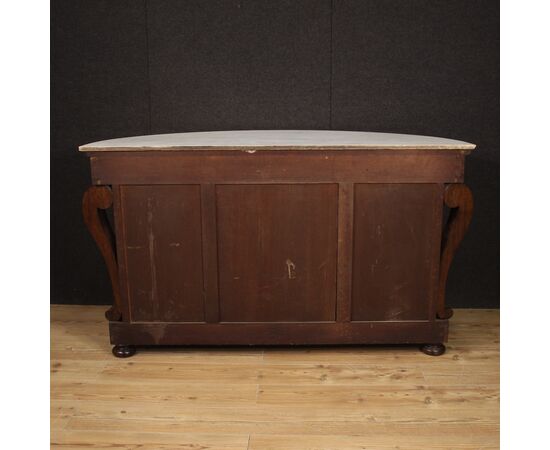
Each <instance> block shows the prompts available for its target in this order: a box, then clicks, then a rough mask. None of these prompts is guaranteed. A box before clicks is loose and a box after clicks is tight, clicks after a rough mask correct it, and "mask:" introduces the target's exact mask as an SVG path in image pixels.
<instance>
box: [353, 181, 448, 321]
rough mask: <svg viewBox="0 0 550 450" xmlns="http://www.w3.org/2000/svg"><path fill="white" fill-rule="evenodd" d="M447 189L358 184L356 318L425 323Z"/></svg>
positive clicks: (427, 185) (422, 186) (432, 185)
mask: <svg viewBox="0 0 550 450" xmlns="http://www.w3.org/2000/svg"><path fill="white" fill-rule="evenodd" d="M442 189H443V186H442V185H440V184H357V185H356V186H355V206H354V207H355V210H354V248H353V252H354V255H353V294H352V320H427V319H428V318H429V312H430V305H431V302H432V300H433V298H434V295H435V283H436V276H437V270H438V257H439V246H440V242H441V229H440V227H441V214H442V207H443V200H442Z"/></svg>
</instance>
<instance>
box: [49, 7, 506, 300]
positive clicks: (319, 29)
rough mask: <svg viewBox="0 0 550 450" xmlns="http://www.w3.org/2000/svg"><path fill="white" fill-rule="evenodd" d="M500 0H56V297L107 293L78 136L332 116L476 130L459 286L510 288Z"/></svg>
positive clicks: (294, 125) (424, 128) (362, 125)
mask: <svg viewBox="0 0 550 450" xmlns="http://www.w3.org/2000/svg"><path fill="white" fill-rule="evenodd" d="M498 77H499V2H498V1H496V0H399V1H397V0H393V1H392V0H362V1H361V0H332V1H331V0H305V1H296V0H294V1H292V0H283V1H281V0H279V1H275V0H241V1H237V0H218V1H215V0H186V1H181V0H149V1H145V0H117V1H112V0H109V1H96V0H94V1H91V0H53V2H52V147H51V150H52V151H51V158H52V169H51V180H52V191H51V192H52V228H51V229H52V246H51V255H52V284H51V289H52V296H51V300H52V302H53V303H75V304H104V303H110V301H111V294H110V292H109V281H108V278H107V273H106V270H105V268H104V265H103V262H102V260H101V257H100V255H99V252H98V251H97V249H96V248H95V245H94V243H93V242H92V240H91V238H90V237H89V236H88V234H87V231H86V229H85V227H84V225H83V223H82V220H81V214H80V200H81V195H82V192H83V191H84V190H85V188H86V187H87V186H88V184H89V172H88V165H87V161H86V158H85V157H83V156H82V155H79V154H78V153H77V147H78V145H80V144H84V143H87V142H91V141H96V140H100V139H108V138H115V137H122V136H131V135H140V134H150V133H168V132H184V131H206V130H229V129H337V130H364V131H383V132H397V133H413V134H427V135H434V136H444V137H449V138H455V139H461V140H466V141H470V142H474V143H476V144H477V145H478V149H477V150H476V151H475V152H474V153H473V154H472V155H471V156H470V157H469V158H468V161H467V169H466V182H467V183H468V184H469V185H470V187H471V188H472V190H473V192H474V196H475V202H476V208H475V215H474V219H473V222H472V225H471V229H470V232H469V233H468V235H467V237H466V239H465V241H464V243H463V246H462V247H461V249H460V250H459V252H458V254H457V256H456V259H455V263H454V265H453V267H452V270H451V273H450V276H449V283H448V302H449V303H450V304H451V306H455V307H495V306H498V303H499V78H498Z"/></svg>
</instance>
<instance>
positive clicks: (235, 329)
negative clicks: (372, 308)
mask: <svg viewBox="0 0 550 450" xmlns="http://www.w3.org/2000/svg"><path fill="white" fill-rule="evenodd" d="M448 327H449V322H448V321H447V320H435V321H387V322H382V321H381V322H300V323H288V322H286V323H285V322H280V323H276V322H270V323H257V322H254V323H243V322H240V323H229V322H222V323H203V322H196V323H190V322H186V323H178V322H122V321H116V322H115V321H113V322H109V331H110V336H111V343H112V344H114V345H118V344H119V343H124V345H122V347H126V346H149V345H214V346H217V345H346V344H364V345H368V344H382V345H383V344H389V345H393V344H396V345H400V344H417V345H419V344H425V343H426V342H445V341H446V340H447V332H448ZM117 356H118V355H117ZM128 356H131V355H128Z"/></svg>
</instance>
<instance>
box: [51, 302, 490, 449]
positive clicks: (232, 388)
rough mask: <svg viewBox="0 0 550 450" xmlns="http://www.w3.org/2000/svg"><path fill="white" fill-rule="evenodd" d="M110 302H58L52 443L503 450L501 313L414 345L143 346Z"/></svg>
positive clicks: (462, 321)
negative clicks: (433, 347)
mask: <svg viewBox="0 0 550 450" xmlns="http://www.w3.org/2000/svg"><path fill="white" fill-rule="evenodd" d="M106 309H107V307H104V306H100V307H98V306H52V308H51V321H52V322H51V323H52V325H51V339H52V342H51V388H52V392H51V418H52V420H51V434H52V438H51V439H52V448H53V449H57V448H58V449H72V448H74V449H82V448H92V449H100V448H109V449H114V448H116V449H125V448H128V449H130V448H140V449H160V450H165V449H197V448H201V449H218V448H219V449H239V450H241V449H242V450H244V449H247V450H259V449H261V450H269V449H274V450H275V449H277V450H285V449H288V450H329V449H335V450H336V449H338V450H346V449H395V448H402V449H405V448H406V449H480V450H481V449H484V450H487V449H496V448H498V439H499V362H500V361H499V358H500V356H499V312H498V311H497V310H457V311H455V316H454V317H453V318H452V319H451V327H450V334H449V343H448V346H447V353H446V354H445V355H443V356H441V357H437V358H434V357H428V356H426V355H423V354H422V353H420V352H419V351H418V349H416V348H415V347H361V346H358V347H308V348H280V347H278V348H277V347H276V348H246V347H231V348H215V347H213V348H165V349H155V348H148V349H139V350H138V353H137V354H136V355H135V356H134V357H132V358H131V359H128V360H120V359H115V358H114V357H113V356H112V355H111V353H110V350H111V346H110V345H109V338H108V328H107V322H106V320H105V319H104V312H105V310H106Z"/></svg>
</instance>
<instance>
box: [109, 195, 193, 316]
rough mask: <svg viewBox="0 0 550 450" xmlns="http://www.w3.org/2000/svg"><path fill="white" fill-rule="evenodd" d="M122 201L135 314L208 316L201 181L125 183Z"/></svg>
mask: <svg viewBox="0 0 550 450" xmlns="http://www.w3.org/2000/svg"><path fill="white" fill-rule="evenodd" d="M121 202H122V215H123V227H124V242H125V248H124V249H123V253H124V254H125V255H126V260H127V271H128V295H129V303H130V311H131V319H132V320H133V321H166V322H196V321H203V320H204V301H203V277H202V250H201V216H200V211H201V209H200V187H199V186H196V185H182V186H171V185H163V186H122V188H121ZM119 253H120V252H119Z"/></svg>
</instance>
